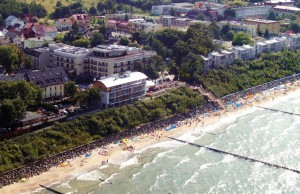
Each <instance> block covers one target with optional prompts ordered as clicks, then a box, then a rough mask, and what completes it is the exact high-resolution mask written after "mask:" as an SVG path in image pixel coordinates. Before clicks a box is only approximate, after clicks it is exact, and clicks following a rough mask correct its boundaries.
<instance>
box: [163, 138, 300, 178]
mask: <svg viewBox="0 0 300 194" xmlns="http://www.w3.org/2000/svg"><path fill="white" fill-rule="evenodd" d="M168 138H169V139H172V140H175V141H179V142H182V143H187V144H189V145H192V146H196V147H199V148H206V149H208V150H210V151H213V152H216V153H220V154H227V155H231V156H234V157H236V158H239V159H242V160H247V161H251V162H259V163H262V164H265V165H267V166H269V167H275V168H278V169H284V170H289V171H292V172H295V173H298V174H300V171H299V170H296V169H292V168H288V167H285V166H281V165H277V164H272V163H269V162H264V161H261V160H257V159H254V158H250V157H246V156H241V155H238V154H234V153H230V152H226V151H223V150H219V149H215V148H211V147H207V146H203V145H200V144H196V143H192V142H188V141H185V140H181V139H177V138H174V137H168Z"/></svg>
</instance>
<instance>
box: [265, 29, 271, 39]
mask: <svg viewBox="0 0 300 194" xmlns="http://www.w3.org/2000/svg"><path fill="white" fill-rule="evenodd" d="M264 38H267V39H268V38H270V33H269V30H268V29H266V31H265V33H264Z"/></svg>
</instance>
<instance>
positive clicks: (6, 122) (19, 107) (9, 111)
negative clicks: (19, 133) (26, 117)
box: [0, 98, 26, 128]
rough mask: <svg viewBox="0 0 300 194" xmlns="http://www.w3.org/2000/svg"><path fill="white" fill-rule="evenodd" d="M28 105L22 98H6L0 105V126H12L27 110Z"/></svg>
mask: <svg viewBox="0 0 300 194" xmlns="http://www.w3.org/2000/svg"><path fill="white" fill-rule="evenodd" d="M25 109H26V106H25V104H24V102H23V101H22V100H21V99H20V98H16V99H12V100H11V99H4V100H3V101H2V102H1V105H0V115H1V119H0V126H1V127H7V128H11V127H13V125H14V124H15V123H16V119H19V118H20V117H21V116H22V115H23V114H24V112H25Z"/></svg>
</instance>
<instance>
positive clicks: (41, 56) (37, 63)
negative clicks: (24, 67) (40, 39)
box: [24, 47, 49, 69]
mask: <svg viewBox="0 0 300 194" xmlns="http://www.w3.org/2000/svg"><path fill="white" fill-rule="evenodd" d="M24 53H25V55H26V56H28V57H29V58H30V60H31V65H32V69H46V68H47V67H48V66H49V48H47V47H40V48H32V49H30V48H26V49H24Z"/></svg>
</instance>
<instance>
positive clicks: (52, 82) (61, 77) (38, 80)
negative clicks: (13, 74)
mask: <svg viewBox="0 0 300 194" xmlns="http://www.w3.org/2000/svg"><path fill="white" fill-rule="evenodd" d="M25 79H26V80H27V81H30V82H32V83H34V84H36V85H37V86H39V87H40V88H41V89H42V92H43V98H53V97H64V96H65V89H64V84H65V83H66V82H68V81H70V79H69V77H68V75H67V74H66V72H65V70H64V69H63V68H62V67H57V68H48V69H43V70H32V71H28V72H27V73H25Z"/></svg>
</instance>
